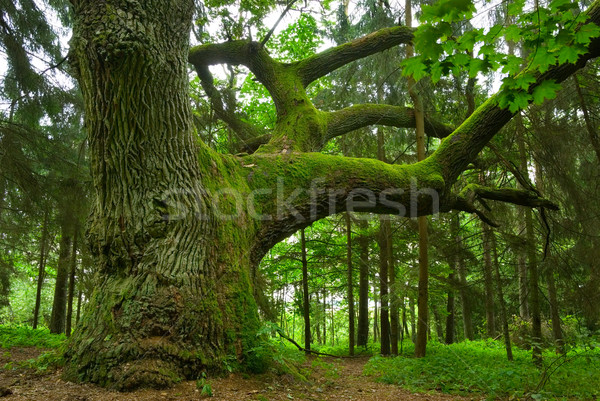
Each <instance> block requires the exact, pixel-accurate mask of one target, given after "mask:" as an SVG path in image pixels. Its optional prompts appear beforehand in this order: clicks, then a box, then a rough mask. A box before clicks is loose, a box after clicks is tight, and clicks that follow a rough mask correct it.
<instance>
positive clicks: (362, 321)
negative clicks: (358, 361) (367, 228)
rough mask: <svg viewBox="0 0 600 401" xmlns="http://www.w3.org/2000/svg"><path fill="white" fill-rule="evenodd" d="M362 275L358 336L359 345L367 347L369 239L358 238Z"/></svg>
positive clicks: (359, 292) (359, 289) (359, 290)
mask: <svg viewBox="0 0 600 401" xmlns="http://www.w3.org/2000/svg"><path fill="white" fill-rule="evenodd" d="M358 245H359V250H360V276H359V279H358V287H359V288H358V338H357V341H356V343H357V345H358V346H359V347H366V346H367V343H368V341H369V239H368V237H366V236H360V237H359V238H358Z"/></svg>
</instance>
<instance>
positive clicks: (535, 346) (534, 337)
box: [525, 209, 542, 367]
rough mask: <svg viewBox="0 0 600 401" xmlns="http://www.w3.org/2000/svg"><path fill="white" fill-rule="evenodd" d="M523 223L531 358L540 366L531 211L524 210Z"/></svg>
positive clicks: (540, 327)
mask: <svg viewBox="0 0 600 401" xmlns="http://www.w3.org/2000/svg"><path fill="white" fill-rule="evenodd" d="M525 225H526V231H527V233H526V234H527V259H528V262H529V265H528V271H529V306H530V307H531V347H532V350H533V351H532V358H533V362H534V363H535V364H536V366H538V367H541V366H542V316H541V306H540V289H539V285H538V283H539V277H538V264H537V255H536V253H537V252H536V247H535V235H534V232H533V229H534V228H533V212H532V211H531V209H527V210H525Z"/></svg>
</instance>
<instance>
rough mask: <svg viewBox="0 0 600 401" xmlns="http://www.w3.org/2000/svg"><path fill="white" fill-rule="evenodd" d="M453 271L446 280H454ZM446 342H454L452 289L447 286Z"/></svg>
mask: <svg viewBox="0 0 600 401" xmlns="http://www.w3.org/2000/svg"><path fill="white" fill-rule="evenodd" d="M454 269H455V267H453V270H454ZM454 277H455V275H454V273H450V274H449V275H448V281H449V282H451V283H452V282H454ZM444 342H445V343H446V344H452V343H453V342H454V289H453V288H448V300H447V302H446V335H445V338H444Z"/></svg>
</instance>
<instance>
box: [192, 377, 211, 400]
mask: <svg viewBox="0 0 600 401" xmlns="http://www.w3.org/2000/svg"><path fill="white" fill-rule="evenodd" d="M196 388H197V389H198V390H200V395H201V396H203V397H212V396H213V391H212V386H211V385H210V383H209V382H208V380H207V379H206V373H205V372H202V377H200V378H199V379H198V380H196Z"/></svg>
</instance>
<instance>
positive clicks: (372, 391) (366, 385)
mask: <svg viewBox="0 0 600 401" xmlns="http://www.w3.org/2000/svg"><path fill="white" fill-rule="evenodd" d="M0 352H2V351H1V350H0ZM3 352H4V354H3V355H2V356H1V357H0V398H1V399H3V400H36V401H40V400H41V401H55V400H57V401H58V400H61V401H112V400H122V401H134V400H135V401H138V400H139V401H145V400H148V401H150V400H152V401H159V400H201V399H207V400H208V399H210V400H215V401H225V400H226V401H245V400H252V401H289V400H310V401H334V400H335V401H339V400H365V401H388V400H390V401H391V400H395V401H396V400H407V401H426V400H429V401H441V400H475V399H474V398H461V397H457V396H449V395H443V394H414V393H411V392H409V391H406V390H403V389H401V388H399V387H397V386H392V385H386V384H382V383H377V382H375V381H374V379H373V378H372V377H368V376H364V375H363V374H362V369H363V366H364V364H365V363H366V362H367V361H368V358H355V359H333V358H321V359H315V358H311V359H309V360H308V362H307V363H306V364H305V365H304V366H303V367H302V369H301V370H302V372H303V373H304V374H306V375H307V376H308V381H307V382H304V381H302V380H299V379H298V378H296V377H294V376H292V375H289V374H286V375H274V374H270V375H253V376H249V375H244V374H237V373H236V374H231V375H229V376H228V377H223V378H209V379H208V383H209V384H210V387H211V389H212V392H213V397H212V398H208V397H205V396H203V395H201V392H200V390H199V389H198V388H197V386H196V382H194V381H187V382H182V383H180V384H178V385H177V386H175V387H174V388H172V389H169V390H138V391H135V392H132V393H117V392H114V391H109V390H106V389H103V388H100V387H97V386H93V385H89V384H74V383H70V382H65V381H64V380H62V379H61V378H60V372H59V371H57V372H54V373H51V374H46V375H39V374H36V373H35V372H34V371H31V370H27V369H22V368H17V369H9V370H7V369H4V368H3V367H4V366H5V364H6V363H7V362H10V361H12V363H13V365H16V364H17V363H16V362H18V361H23V360H26V359H30V358H33V357H35V356H36V355H37V354H39V352H40V350H37V349H35V348H34V349H12V350H10V351H3ZM7 352H10V354H7ZM3 389H8V390H9V391H10V392H11V394H6V395H5V396H4V397H2V393H3V391H2V390H3Z"/></svg>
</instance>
